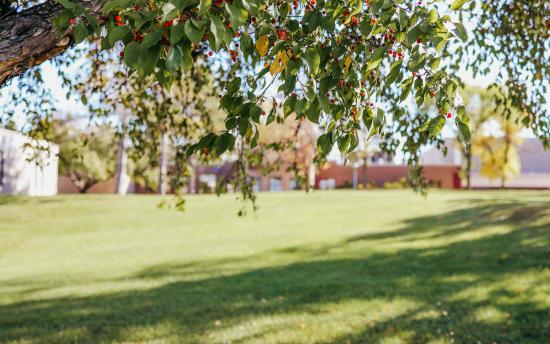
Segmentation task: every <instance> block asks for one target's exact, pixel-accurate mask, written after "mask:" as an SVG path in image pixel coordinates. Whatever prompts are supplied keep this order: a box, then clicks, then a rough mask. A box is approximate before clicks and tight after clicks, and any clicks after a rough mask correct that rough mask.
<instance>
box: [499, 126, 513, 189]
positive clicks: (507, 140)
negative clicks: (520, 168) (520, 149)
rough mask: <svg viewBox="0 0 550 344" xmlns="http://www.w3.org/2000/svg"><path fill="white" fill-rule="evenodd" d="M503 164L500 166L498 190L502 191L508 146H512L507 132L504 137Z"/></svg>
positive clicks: (508, 151)
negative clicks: (500, 173)
mask: <svg viewBox="0 0 550 344" xmlns="http://www.w3.org/2000/svg"><path fill="white" fill-rule="evenodd" d="M504 144H505V146H504V147H505V149H504V163H503V164H502V175H501V177H500V188H501V189H504V187H505V184H506V166H507V165H508V154H509V153H510V146H511V145H512V136H511V135H510V133H509V132H506V135H504Z"/></svg>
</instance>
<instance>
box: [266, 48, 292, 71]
mask: <svg viewBox="0 0 550 344" xmlns="http://www.w3.org/2000/svg"><path fill="white" fill-rule="evenodd" d="M287 64H288V55H287V54H286V51H285V50H279V52H278V53H277V55H275V61H273V63H272V64H271V67H269V72H270V73H271V75H275V74H277V73H279V72H282V71H283V70H285V67H286V65H287Z"/></svg>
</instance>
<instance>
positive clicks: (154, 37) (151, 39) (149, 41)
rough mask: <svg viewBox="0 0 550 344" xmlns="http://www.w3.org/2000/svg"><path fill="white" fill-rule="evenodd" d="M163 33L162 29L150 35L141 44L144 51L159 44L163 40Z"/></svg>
mask: <svg viewBox="0 0 550 344" xmlns="http://www.w3.org/2000/svg"><path fill="white" fill-rule="evenodd" d="M162 33H163V31H162V29H157V30H155V31H153V32H151V33H150V34H148V35H147V36H145V38H144V39H143V41H142V42H141V47H142V48H143V49H149V48H150V47H152V46H153V45H155V44H157V43H158V42H159V41H160V39H161V38H162Z"/></svg>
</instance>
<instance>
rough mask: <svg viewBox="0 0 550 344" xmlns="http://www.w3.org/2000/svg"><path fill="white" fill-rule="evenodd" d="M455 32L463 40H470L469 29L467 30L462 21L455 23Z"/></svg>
mask: <svg viewBox="0 0 550 344" xmlns="http://www.w3.org/2000/svg"><path fill="white" fill-rule="evenodd" d="M454 32H455V34H456V35H457V36H458V38H460V39H461V40H462V41H464V42H466V41H467V40H468V31H466V28H465V27H464V25H462V23H455V31H454Z"/></svg>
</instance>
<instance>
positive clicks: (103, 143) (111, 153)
mask: <svg viewBox="0 0 550 344" xmlns="http://www.w3.org/2000/svg"><path fill="white" fill-rule="evenodd" d="M48 139H49V140H51V141H52V142H54V143H56V144H58V145H59V173H60V174H61V175H63V176H67V177H68V178H69V179H70V180H71V182H72V183H73V184H74V186H75V187H76V188H77V189H78V191H79V192H80V193H86V192H87V191H88V190H89V189H90V188H91V187H92V186H94V185H95V184H97V183H99V182H102V181H107V180H108V179H110V178H112V177H113V176H114V172H115V155H116V150H114V149H113V139H114V131H113V130H112V129H111V128H110V127H107V126H100V127H97V128H94V129H92V130H90V131H83V130H82V129H80V128H79V127H78V126H77V125H75V124H74V121H73V120H72V119H71V118H68V119H66V120H56V121H55V122H53V135H52V136H51V137H48Z"/></svg>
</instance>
